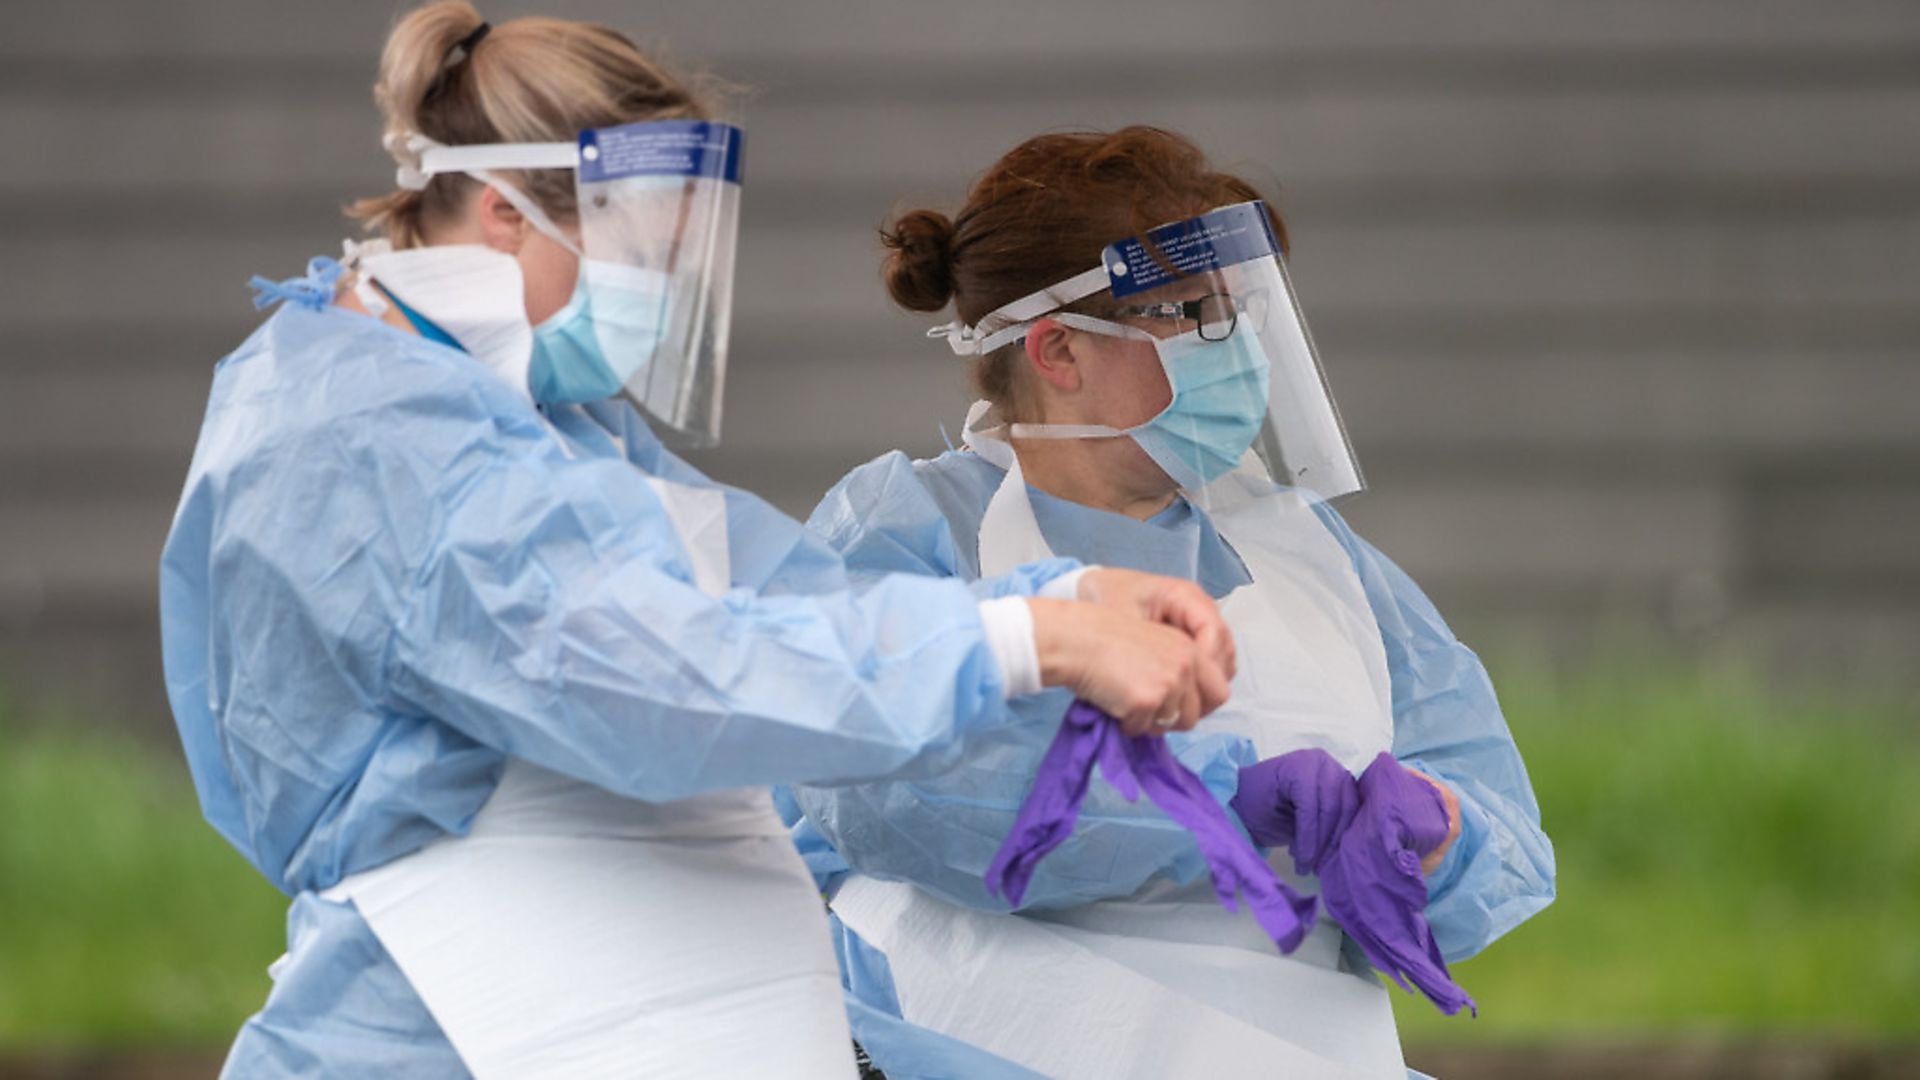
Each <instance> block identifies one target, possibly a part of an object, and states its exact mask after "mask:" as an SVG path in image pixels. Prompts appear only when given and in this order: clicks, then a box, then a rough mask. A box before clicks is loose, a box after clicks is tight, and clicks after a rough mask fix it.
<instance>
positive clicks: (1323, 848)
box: [1228, 749, 1360, 874]
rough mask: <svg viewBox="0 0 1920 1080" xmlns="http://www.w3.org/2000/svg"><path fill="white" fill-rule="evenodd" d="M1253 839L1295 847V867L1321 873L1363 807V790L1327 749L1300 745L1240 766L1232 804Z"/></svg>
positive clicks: (1268, 845)
mask: <svg viewBox="0 0 1920 1080" xmlns="http://www.w3.org/2000/svg"><path fill="white" fill-rule="evenodd" d="M1228 805H1230V806H1231V807H1232V808H1233V812H1234V813H1236V814H1238V815H1240V823H1241V824H1243V825H1245V826H1246V827H1247V833H1248V835H1250V836H1252V837H1253V842H1254V843H1256V844H1259V845H1260V846H1262V847H1270V848H1278V847H1283V848H1290V849H1291V850H1292V851H1293V865H1294V869H1295V870H1297V871H1299V872H1300V873H1301V874H1315V873H1318V872H1319V869H1320V863H1321V861H1322V860H1324V859H1325V858H1326V857H1327V855H1328V854H1329V853H1330V852H1332V850H1333V848H1334V845H1335V844H1336V843H1337V842H1338V841H1339V839H1340V835H1341V834H1342V833H1344V832H1346V831H1347V826H1348V825H1350V824H1352V822H1353V815H1354V814H1355V813H1356V812H1357V811H1358V810H1359V809H1360V789H1359V787H1358V785H1356V784H1355V783H1354V782H1353V774H1352V773H1349V772H1348V771H1347V770H1346V769H1345V768H1344V767H1343V766H1341V764H1340V763H1339V762H1338V761H1335V760H1334V759H1333V755H1332V754H1329V753H1327V752H1326V751H1325V750H1317V749H1316V750H1295V751H1293V752H1292V753H1290V754H1282V755H1280V756H1279V757H1272V758H1268V759H1266V760H1265V761H1258V762H1255V763H1253V764H1252V765H1249V766H1247V767H1246V768H1244V769H1241V770H1240V786H1239V788H1238V789H1237V790H1236V791H1235V792H1234V796H1233V801H1232V802H1231V803H1229V804H1228Z"/></svg>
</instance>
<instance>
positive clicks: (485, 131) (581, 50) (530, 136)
mask: <svg viewBox="0 0 1920 1080" xmlns="http://www.w3.org/2000/svg"><path fill="white" fill-rule="evenodd" d="M484 24H485V20H483V19H481V17H480V13H479V12H478V11H476V10H474V7H473V5H472V4H469V3H467V2H466V0H438V2H436V3H429V4H425V5H422V6H420V7H418V8H415V9H414V10H412V11H410V12H408V13H407V14H406V15H404V16H402V17H401V18H400V20H399V22H397V23H396V24H395V25H394V28H393V32H392V33H391V34H390V35H388V37H387V45H386V48H385V49H384V50H383V51H382V52H381V54H380V77H379V81H377V82H376V83H374V87H373V98H374V101H375V102H377V103H378V104H379V106H380V112H381V115H382V117H383V118H384V120H385V125H386V134H387V136H388V137H389V145H398V143H399V140H400V139H403V138H404V137H405V136H406V135H407V134H409V133H415V132H417V133H419V134H421V135H425V136H426V137H428V138H430V139H434V140H436V141H438V142H441V143H445V144H447V145H449V146H462V145H468V144H473V143H494V142H570V141H572V139H573V138H574V137H575V136H576V135H577V134H579V132H580V131H582V130H583V129H585V128H590V127H606V126H608V125H612V124H627V123H633V122H636V121H642V120H674V119H702V118H706V117H709V116H711V115H712V114H713V111H714V104H713V102H712V101H711V100H710V97H712V96H717V95H718V94H719V93H720V89H719V87H718V84H717V83H714V82H713V81H712V80H709V79H696V80H682V79H679V78H676V77H675V76H674V75H672V74H670V73H669V72H668V71H667V70H666V69H665V68H664V67H663V66H661V65H660V64H659V63H657V62H656V61H654V60H653V59H651V58H649V57H648V56H647V55H646V54H645V53H642V52H641V51H640V50H639V48H637V47H636V46H635V45H634V44H633V42H631V41H629V40H627V38H626V37H624V36H622V35H621V34H620V33H619V32H618V31H615V30H610V29H608V28H607V27H604V26H598V25H595V24H592V23H584V22H573V21H570V20H566V19H550V18H539V17H530V18H522V19H514V20H511V21H509V22H506V23H502V24H501V25H499V26H496V27H493V28H492V29H491V30H489V31H488V32H486V33H485V34H483V35H482V36H481V37H480V38H479V40H478V41H475V42H473V44H472V47H471V49H470V50H461V49H460V45H461V44H462V42H465V41H467V40H469V39H470V38H471V36H472V35H473V34H475V33H476V32H477V31H479V30H480V28H481V26H483V25H484ZM499 175H500V176H502V177H503V178H505V179H507V180H508V182H510V183H512V184H514V185H515V186H517V187H519V188H520V189H521V190H522V191H525V192H526V193H527V194H528V195H529V196H531V197H532V198H533V200H534V201H535V202H536V203H538V204H539V206H540V208H541V209H543V210H545V211H546V212H547V213H549V214H551V215H553V216H554V217H555V218H556V219H558V220H561V221H570V220H573V219H574V218H575V217H576V207H575V205H574V186H573V173H572V171H571V170H569V169H529V170H522V171H516V172H508V171H505V170H502V171H500V172H499ZM477 183H478V181H475V180H474V179H472V178H471V177H468V176H464V175H458V174H443V175H439V176H435V177H433V178H432V180H430V181H429V182H428V183H427V186H426V188H425V189H424V190H421V191H413V190H409V189H405V188H401V189H397V190H395V191H393V192H391V193H389V194H386V195H380V196H376V197H373V198H366V199H361V200H359V201H357V202H355V203H354V204H353V205H352V206H350V207H348V208H347V214H348V216H350V217H353V218H355V219H357V220H358V221H359V222H360V223H361V225H362V226H363V227H364V228H366V229H367V230H369V231H374V232H379V233H382V234H384V235H385V236H386V238H387V239H388V240H389V241H391V242H392V243H393V246H394V247H396V248H407V247H415V246H418V245H419V244H421V243H422V242H423V236H424V234H425V233H426V232H427V231H428V230H430V229H432V228H434V227H435V226H437V225H440V224H442V223H445V222H450V221H454V220H457V219H458V217H459V215H460V213H461V208H462V207H463V206H464V205H465V203H466V200H467V199H468V198H470V197H471V195H472V192H473V188H474V187H475V185H476V184H477Z"/></svg>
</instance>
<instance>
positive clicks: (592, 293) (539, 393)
mask: <svg viewBox="0 0 1920 1080" xmlns="http://www.w3.org/2000/svg"><path fill="white" fill-rule="evenodd" d="M670 312H671V305H670V296H669V289H668V279H667V276H666V275H665V274H662V273H660V272H659V271H657V270H652V269H648V268H645V267H637V266H622V265H619V264H616V263H607V262H600V261H598V260H595V259H582V260H581V262H580V275H579V278H578V279H577V280H576V281H575V282H574V285H573V296H572V298H571V299H569V300H568V301H567V303H566V306H564V307H562V308H561V309H560V310H559V311H556V312H554V313H553V315H552V316H551V317H549V318H547V319H546V320H544V321H542V322H541V323H540V324H539V325H537V326H535V327H534V328H533V360H532V363H531V365H530V367H529V370H528V373H527V386H528V388H529V389H530V390H531V391H532V393H533V399H534V400H535V401H538V402H542V403H545V404H573V403H578V402H585V401H599V400H601V399H602V398H609V397H612V396H613V395H615V394H617V393H619V392H620V389H621V387H623V386H625V385H626V384H627V380H629V379H631V378H633V376H634V373H635V372H637V371H639V370H640V368H641V367H643V366H645V365H646V364H647V362H648V361H650V360H651V359H653V354H654V350H655V349H657V348H659V346H660V343H661V341H662V340H664V338H665V337H666V332H667V321H668V316H669V313H670Z"/></svg>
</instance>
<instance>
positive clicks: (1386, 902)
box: [1231, 749, 1473, 1016]
mask: <svg viewBox="0 0 1920 1080" xmlns="http://www.w3.org/2000/svg"><path fill="white" fill-rule="evenodd" d="M1231 806H1232V807H1233V810H1234V812H1235V813H1237V814H1239V815H1240V820H1241V823H1242V824H1244V825H1245V826H1246V828H1247V832H1248V833H1249V834H1250V835H1251V836H1252V837H1253V839H1254V841H1255V842H1257V843H1260V844H1263V845H1266V846H1268V847H1280V846H1286V847H1288V848H1289V849H1291V851H1292V853H1293V858H1294V868H1295V869H1296V870H1298V871H1299V872H1300V873H1302V874H1317V875H1318V876H1319V878H1320V891H1321V899H1322V900H1323V901H1324V902H1325V904H1326V906H1327V912H1328V914H1330V915H1332V916H1333V919H1334V921H1335V922H1337V923H1339V924H1340V927H1341V929H1343V930H1345V931H1346V932H1347V935H1348V936H1349V937H1351V938H1353V940H1354V942H1355V943H1356V944H1358V945H1359V946H1360V948H1361V950H1362V951H1363V952H1365V953H1366V955H1367V959H1368V960H1369V961H1371V962H1372V963H1373V965H1374V966H1375V967H1377V968H1379V969H1380V970H1381V971H1383V972H1386V974H1387V975H1388V977H1390V978H1392V979H1393V980H1394V981H1395V982H1397V983H1399V984H1400V986H1401V988H1402V989H1412V987H1409V986H1408V985H1407V982H1408V980H1409V979H1411V980H1412V982H1413V984H1414V986H1417V987H1418V988H1419V989H1420V991H1421V992H1422V993H1423V994H1425V995H1426V996H1427V998H1428V999H1429V1000H1430V1001H1432V1002H1433V1003H1434V1004H1435V1005H1436V1006H1438V1007H1439V1008H1440V1010H1441V1011H1442V1012H1445V1013H1446V1014H1447V1015H1449V1016H1451V1015H1453V1014H1454V1013H1457V1012H1459V1011H1460V1009H1461V1008H1462V1007H1466V1008H1472V1007H1473V999H1472V998H1470V997H1468V996H1467V993H1466V991H1464V990H1462V989H1461V988H1460V987H1459V985H1458V984H1457V983H1455V982H1454V981H1453V976H1452V975H1451V974H1450V973H1449V972H1448V971H1447V964H1446V961H1445V960H1444V959H1443V958H1442V957H1441V955H1440V949H1439V946H1438V945H1436V944H1435V943H1434V940H1433V929H1432V927H1430V926H1428V925H1427V919H1426V914H1425V912H1426V907H1427V884H1426V877H1425V874H1424V873H1423V872H1422V870H1421V857H1422V856H1424V855H1427V854H1428V853H1430V852H1433V851H1435V850H1437V849H1439V848H1440V847H1441V845H1443V844H1445V843H1446V842H1447V840H1448V839H1449V834H1450V829H1451V821H1450V820H1449V814H1448V810H1447V804H1446V801H1445V800H1444V799H1443V798H1442V795H1441V792H1440V789H1439V788H1438V787H1437V786H1436V785H1434V783H1433V782H1432V781H1429V780H1427V779H1426V778H1425V777H1422V776H1419V775H1418V774H1416V773H1413V772H1411V771H1409V770H1408V769H1407V768H1406V767H1404V766H1402V765H1401V764H1400V763H1399V762H1398V761H1395V760H1394V758H1393V755H1392V754H1387V753H1382V754H1381V755H1379V756H1378V757H1376V758H1374V760H1373V762H1372V763H1371V764H1370V765H1368V766H1367V769H1366V771H1365V772H1363V773H1361V774H1360V778H1359V780H1358V781H1355V780H1354V778H1353V776H1352V775H1351V774H1349V773H1348V772H1347V771H1346V769H1344V768H1342V767H1341V765H1340V763H1339V762H1337V761H1335V760H1334V759H1333V757H1332V755H1330V754H1328V753H1327V752H1326V751H1324V750H1317V749H1316V750H1296V751H1294V752H1292V753H1290V754H1283V755H1281V756H1279V757H1275V758H1268V759H1267V760H1265V761H1261V762H1257V763H1255V764H1253V765H1249V766H1247V767H1246V768H1244V769H1241V770H1240V787H1239V790H1238V791H1237V792H1235V794H1234V797H1233V801H1232V803H1231Z"/></svg>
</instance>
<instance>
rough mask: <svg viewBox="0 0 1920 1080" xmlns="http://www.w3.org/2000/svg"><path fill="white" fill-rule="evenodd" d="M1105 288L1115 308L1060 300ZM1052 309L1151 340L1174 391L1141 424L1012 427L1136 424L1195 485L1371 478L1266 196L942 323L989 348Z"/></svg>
mask: <svg viewBox="0 0 1920 1080" xmlns="http://www.w3.org/2000/svg"><path fill="white" fill-rule="evenodd" d="M1103 292H1104V293H1108V294H1110V296H1111V298H1112V300H1113V304H1112V306H1111V307H1110V308H1108V309H1107V311H1108V312H1109V313H1110V314H1108V315H1106V316H1105V317H1094V316H1091V315H1083V314H1079V313H1076V312H1062V311H1060V310H1059V309H1060V308H1062V307H1064V306H1066V305H1068V304H1072V303H1075V302H1076V301H1080V300H1084V299H1086V298H1087V297H1090V296H1094V295H1096V294H1099V293H1103ZM1042 317H1048V318H1052V319H1054V320H1056V321H1058V322H1060V323H1061V324H1063V325H1065V326H1068V327H1071V328H1074V329H1077V330H1082V331H1085V332H1088V333H1096V334H1104V335H1107V336H1111V337H1116V338H1128V339H1137V340H1141V341H1146V342H1151V343H1152V345H1153V347H1154V349H1155V351H1156V353H1157V354H1158V356H1159V358H1160V363H1161V366H1162V368H1163V369H1164V371H1165V374H1166V377H1167V382H1168V385H1169V387H1170V389H1171V390H1172V399H1171V400H1170V401H1169V403H1168V404H1167V406H1166V408H1165V409H1163V410H1162V411H1161V412H1160V413H1159V414H1157V415H1155V416H1154V417H1152V418H1151V419H1149V420H1147V421H1146V422H1144V423H1141V424H1137V425H1135V426H1133V427H1130V428H1115V427H1107V426H1104V425H1084V424H1082V425H1063V424H1022V423H1015V424H1011V425H1008V426H1007V430H1006V432H1005V433H1006V434H1009V435H1011V436H1013V437H1014V438H1116V437H1122V436H1126V437H1131V438H1132V439H1133V440H1134V441H1135V442H1137V443H1138V444H1139V445H1140V447H1141V448H1142V449H1143V450H1145V451H1146V453H1147V455H1148V456H1149V457H1150V458H1152V459H1153V461H1154V462H1155V464H1157V465H1159V466H1160V468H1161V469H1162V470H1163V471H1165V472H1166V473H1167V475H1168V476H1169V477H1171V478H1172V479H1173V480H1174V481H1175V482H1176V483H1178V484H1179V485H1180V486H1181V487H1182V488H1184V489H1187V490H1188V491H1189V492H1195V491H1198V490H1200V489H1202V488H1205V487H1207V486H1208V485H1210V484H1212V483H1213V482H1214V481H1215V480H1217V479H1219V478H1220V477H1222V476H1225V475H1227V474H1229V473H1233V472H1236V471H1244V470H1245V469H1246V468H1250V467H1252V468H1258V467H1261V466H1264V469H1265V472H1266V473H1267V475H1268V476H1270V477H1271V478H1272V479H1273V480H1274V481H1276V482H1278V483H1280V484H1284V485H1287V486H1289V487H1294V488H1300V489H1304V490H1306V491H1309V492H1311V493H1312V494H1313V495H1315V496H1316V497H1318V498H1322V499H1336V498H1339V497H1341V496H1344V495H1351V494H1353V493H1355V492H1358V491H1360V490H1362V489H1363V488H1364V487H1365V482H1364V480H1363V479H1362V477H1361V474H1360V467H1359V463H1358V462H1357V461H1356V460H1355V458H1354V455H1353V449H1352V446H1351V444H1350V443H1349V442H1348V440H1347V435H1346V429H1345V427H1344V426H1343V425H1342V424H1341V421H1340V413H1339V410H1338V409H1337V408H1336V407H1335V405H1334V401H1333V394H1332V392H1331V391H1330V390H1329V388H1328V386H1327V382H1326V378H1325V376H1324V374H1323V372H1322V370H1321V367H1320V361H1319V357H1318V355H1317V354H1316V353H1315V351H1314V348H1313V339H1312V337H1311V336H1309V334H1308V333H1307V324H1306V319H1305V317H1304V316H1303V315H1302V314H1301V312H1300V305H1299V303H1298V301H1297V300H1296V298H1295V296H1294V292H1293V287H1292V283H1291V282H1290V280H1289V279H1288V277H1287V272H1286V266H1285V264H1284V262H1283V260H1282V257H1281V255H1280V251H1279V245H1278V244H1277V243H1276V242H1275V239H1274V235H1273V230H1272V226H1271V221H1270V219H1269V217H1268V214H1267V208H1266V205H1265V204H1264V203H1261V202H1247V203H1239V204H1236V205H1233V206H1226V207H1222V208H1220V209H1218V210H1214V211H1212V212H1211V213H1207V214H1203V215H1201V216H1200V217H1197V218H1190V219H1188V220H1186V221H1179V222H1174V223H1172V224H1169V225H1163V226H1161V227H1159V228H1156V229H1153V230H1152V231H1150V232H1148V233H1146V234H1145V235H1143V236H1138V237H1133V238H1129V239H1126V240H1122V241H1119V242H1118V243H1114V244H1110V245H1108V246H1107V248H1106V250H1105V251H1104V252H1102V255H1101V265H1100V266H1098V267H1096V268H1094V269H1091V270H1089V271H1087V272H1086V273H1083V274H1080V275H1078V276H1076V277H1074V278H1071V279H1069V280H1067V281H1064V282H1061V283H1059V284H1058V285H1055V286H1052V287H1050V288H1048V289H1044V290H1041V291H1040V292H1038V293H1034V294H1033V295H1031V296H1027V297H1023V298H1021V299H1020V300H1016V301H1014V302H1013V303H1011V304H1007V305H1006V306H1004V307H1002V308H1000V309H998V310H996V311H994V312H991V313H989V314H988V315H986V316H985V317H984V318H982V319H981V320H980V323H979V324H978V325H976V326H973V327H967V326H962V325H959V324H957V323H956V324H950V325H948V326H944V327H935V328H934V329H933V330H932V331H929V333H930V334H931V335H932V336H938V337H945V338H946V339H947V342H948V344H949V345H951V346H952V348H953V350H954V351H955V352H956V353H959V354H960V355H963V356H972V355H984V354H986V353H990V352H992V351H993V350H995V349H998V348H1001V347H1003V346H1006V345H1010V344H1014V343H1016V342H1018V341H1020V340H1022V339H1023V338H1024V337H1025V336H1026V333H1027V330H1028V329H1029V328H1031V327H1032V325H1033V324H1034V322H1035V321H1037V320H1038V319H1040V318H1042ZM1148 328H1151V329H1148ZM1249 453H1251V454H1252V455H1254V456H1256V457H1257V459H1258V465H1255V464H1254V462H1253V461H1252V460H1251V459H1249V457H1248V454H1249Z"/></svg>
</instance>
